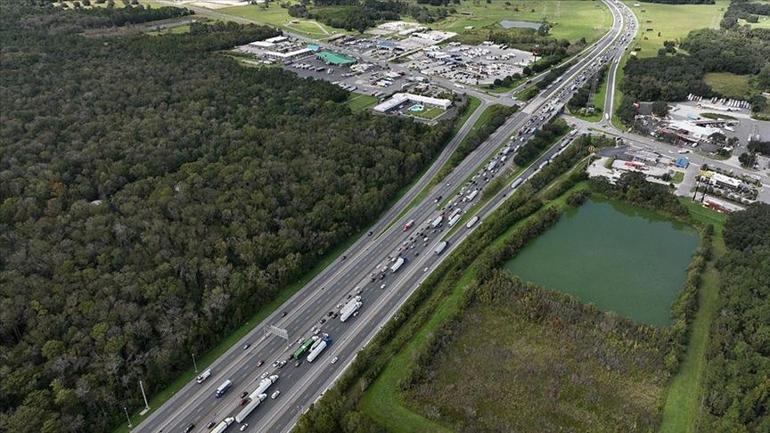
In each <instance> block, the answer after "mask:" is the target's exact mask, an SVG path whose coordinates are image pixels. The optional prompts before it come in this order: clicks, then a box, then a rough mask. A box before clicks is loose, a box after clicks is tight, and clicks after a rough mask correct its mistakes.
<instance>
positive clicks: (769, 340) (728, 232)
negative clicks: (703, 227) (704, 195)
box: [699, 203, 770, 433]
mask: <svg viewBox="0 0 770 433" xmlns="http://www.w3.org/2000/svg"><path fill="white" fill-rule="evenodd" d="M768 227H770V205H768V204H764V203H758V204H754V205H752V206H750V207H749V208H747V209H746V210H745V211H741V212H736V213H733V214H731V215H730V216H729V218H728V219H727V222H726V223H725V227H724V240H725V244H726V246H727V254H726V255H725V256H724V257H723V258H722V259H720V261H719V263H718V268H719V273H720V290H719V299H720V305H719V307H718V308H719V310H718V314H716V315H715V316H714V322H713V323H712V326H711V334H710V340H709V345H710V347H709V351H708V355H707V356H708V364H707V367H706V384H705V386H706V395H705V398H704V402H703V404H704V407H705V416H704V417H703V419H702V420H701V423H700V426H699V431H700V432H702V433H728V432H745V433H760V432H767V431H769V430H770V320H768V319H769V318H770V230H768Z"/></svg>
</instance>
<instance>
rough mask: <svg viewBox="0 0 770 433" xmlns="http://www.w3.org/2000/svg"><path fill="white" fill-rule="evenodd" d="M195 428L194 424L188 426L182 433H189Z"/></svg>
mask: <svg viewBox="0 0 770 433" xmlns="http://www.w3.org/2000/svg"><path fill="white" fill-rule="evenodd" d="M194 428H195V424H190V425H188V426H187V427H186V428H185V429H184V433H190V432H191V431H192V430H193V429H194Z"/></svg>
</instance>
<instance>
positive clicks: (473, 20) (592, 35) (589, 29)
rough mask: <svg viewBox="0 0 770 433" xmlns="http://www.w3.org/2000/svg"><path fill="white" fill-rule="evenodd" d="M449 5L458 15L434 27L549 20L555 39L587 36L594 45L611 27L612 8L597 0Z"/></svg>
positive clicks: (462, 27)
mask: <svg viewBox="0 0 770 433" xmlns="http://www.w3.org/2000/svg"><path fill="white" fill-rule="evenodd" d="M506 3H508V4H506ZM450 6H452V7H454V8H456V9H457V13H456V14H454V15H453V16H451V17H449V18H446V19H444V20H442V21H439V22H437V23H434V24H433V25H432V26H431V27H433V28H436V29H441V30H449V31H452V32H457V33H462V32H464V31H465V27H467V26H473V27H474V28H475V29H478V28H480V27H486V26H489V25H493V24H497V23H499V22H500V21H501V20H511V21H517V20H518V21H534V22H542V21H543V20H546V21H548V22H549V23H552V24H553V28H552V29H551V35H552V36H554V37H555V38H559V39H568V40H570V41H575V40H577V39H580V38H582V37H585V38H586V40H587V41H589V42H591V41H594V40H596V39H598V38H599V37H601V36H602V35H603V34H604V33H606V32H607V30H609V28H610V26H611V25H612V15H611V14H610V11H609V9H607V7H606V6H604V4H603V3H601V2H600V1H594V0H510V1H505V0H491V2H490V3H486V2H484V1H482V2H479V3H477V4H474V3H473V2H472V1H470V0H463V1H462V2H461V3H460V4H459V5H455V4H454V3H453V4H451V5H450ZM517 8H518V11H517V10H516V9H517ZM500 29H502V27H500Z"/></svg>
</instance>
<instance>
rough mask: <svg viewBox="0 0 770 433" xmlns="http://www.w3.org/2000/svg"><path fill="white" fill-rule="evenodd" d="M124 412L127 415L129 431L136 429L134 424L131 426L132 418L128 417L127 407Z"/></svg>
mask: <svg viewBox="0 0 770 433" xmlns="http://www.w3.org/2000/svg"><path fill="white" fill-rule="evenodd" d="M123 412H125V414H126V420H127V421H128V428H129V429H131V428H133V427H134V425H133V424H131V417H130V416H128V409H126V407H125V406H123Z"/></svg>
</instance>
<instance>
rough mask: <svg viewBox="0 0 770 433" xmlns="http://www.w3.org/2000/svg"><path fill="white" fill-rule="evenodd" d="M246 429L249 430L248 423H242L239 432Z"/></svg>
mask: <svg viewBox="0 0 770 433" xmlns="http://www.w3.org/2000/svg"><path fill="white" fill-rule="evenodd" d="M247 428H249V423H244V424H243V425H242V426H241V428H240V429H239V430H240V431H246V429H247Z"/></svg>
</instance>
